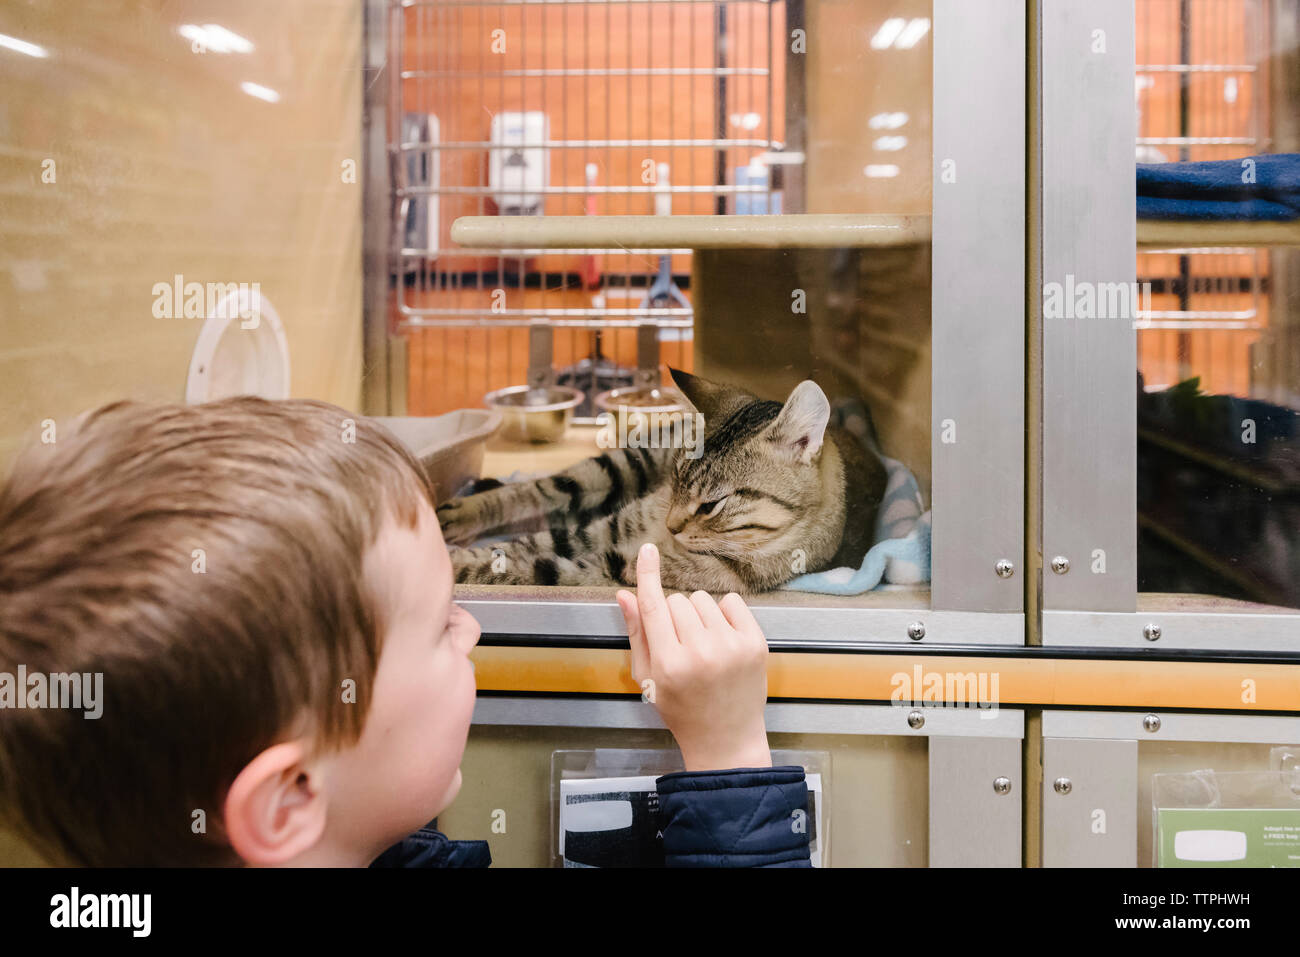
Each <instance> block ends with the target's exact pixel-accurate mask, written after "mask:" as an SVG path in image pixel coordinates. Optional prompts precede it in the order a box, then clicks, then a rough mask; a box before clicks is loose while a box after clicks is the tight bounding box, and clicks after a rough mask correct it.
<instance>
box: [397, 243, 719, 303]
mask: <svg viewBox="0 0 1300 957" xmlns="http://www.w3.org/2000/svg"><path fill="white" fill-rule="evenodd" d="M692 252H694V250H692V249H691V248H690V247H689V246H683V247H667V246H625V247H622V248H619V249H610V248H609V247H607V246H581V247H577V246H575V247H564V246H560V247H541V246H538V247H537V248H536V249H528V248H526V247H524V248H519V249H511V248H509V247H505V246H503V247H500V248H497V249H493V248H491V247H483V246H475V247H474V248H472V249H414V248H410V247H403V248H402V249H399V250H397V255H399V256H407V257H409V258H416V259H418V258H428V259H432V258H436V259H456V258H459V259H475V258H482V257H483V256H497V257H498V258H504V259H526V258H528V257H530V256H559V255H566V256H636V255H640V256H689V255H690V254H691V253H692ZM639 291H640V290H638V292H639Z"/></svg>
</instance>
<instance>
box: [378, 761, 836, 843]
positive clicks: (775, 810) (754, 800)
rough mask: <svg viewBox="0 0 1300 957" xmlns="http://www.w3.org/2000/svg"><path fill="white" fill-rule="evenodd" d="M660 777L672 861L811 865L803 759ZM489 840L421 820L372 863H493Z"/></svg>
mask: <svg viewBox="0 0 1300 957" xmlns="http://www.w3.org/2000/svg"><path fill="white" fill-rule="evenodd" d="M656 783H657V787H658V791H659V814H660V822H661V828H662V830H663V835H664V863H665V864H666V865H667V866H668V867H809V866H811V865H810V863H809V859H808V831H809V827H808V826H807V823H808V822H806V821H803V820H802V817H801V812H802V813H806V812H807V808H808V786H807V784H806V783H805V782H804V771H803V768H801V767H780V768H736V769H733V770H730V771H679V772H677V773H675V774H665V775H664V776H663V777H661V778H659V779H658V781H657V782H656ZM491 863H492V855H491V854H490V853H489V851H488V846H487V841H453V840H450V839H448V838H447V837H446V835H444V834H442V833H440V832H439V831H436V830H434V829H433V828H432V827H425V828H421V829H420V830H419V831H416V832H415V833H414V834H412V835H411V836H410V837H408V838H406V839H405V840H403V841H401V842H399V843H397V844H395V845H393V846H392V847H390V848H389V849H388V850H386V851H384V853H383V854H381V855H380V856H379V857H378V858H377V859H376V860H375V862H374V863H373V864H371V865H370V866H371V867H487V866H488V865H489V864H491Z"/></svg>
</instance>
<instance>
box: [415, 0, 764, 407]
mask: <svg viewBox="0 0 1300 957" xmlns="http://www.w3.org/2000/svg"><path fill="white" fill-rule="evenodd" d="M390 17H391V18H392V21H391V35H392V40H393V49H394V51H395V53H396V56H397V61H398V62H399V63H400V66H401V68H400V70H399V71H395V78H394V88H393V90H392V91H391V95H390V97H389V102H390V104H391V107H390V116H389V152H390V157H391V160H392V170H393V181H394V184H395V188H394V203H395V217H394V222H395V226H396V228H395V230H394V237H393V242H392V246H391V254H390V273H391V279H392V287H393V293H392V313H391V314H392V319H393V326H394V328H395V329H396V330H398V331H401V332H405V333H406V334H407V335H408V336H409V350H408V355H409V370H408V407H409V410H410V412H411V413H412V414H418V415H433V414H438V413H441V412H445V411H448V410H450V409H454V408H459V407H464V406H477V405H479V404H480V403H481V401H482V397H483V395H484V394H485V393H486V392H488V391H491V390H493V389H497V388H501V387H505V386H510V385H518V384H522V383H524V382H525V381H526V380H528V381H530V383H532V381H533V380H535V378H536V377H537V375H538V370H537V369H536V368H533V369H532V370H531V372H532V375H530V368H529V351H530V350H529V329H530V327H532V328H536V326H537V325H538V324H539V323H540V324H544V325H546V326H548V327H550V331H551V341H552V342H553V349H554V352H553V356H552V367H551V369H549V370H543V372H544V373H547V374H549V375H550V376H551V377H553V380H554V381H555V382H557V383H558V384H561V385H570V386H575V387H577V388H579V389H581V390H583V391H584V392H585V393H586V394H587V397H588V398H587V401H586V402H585V403H584V405H583V406H581V407H580V408H579V410H578V414H579V418H580V419H581V418H582V417H583V416H584V415H586V416H590V415H591V414H592V411H593V410H592V408H591V405H590V400H591V397H592V396H593V395H594V394H595V393H596V392H599V391H602V390H604V389H609V388H615V387H619V386H627V385H632V384H633V383H634V382H635V383H636V384H646V383H647V382H649V383H650V384H657V381H658V378H659V375H660V368H661V363H662V364H667V365H672V366H675V367H678V368H684V369H686V370H688V371H689V370H690V369H691V367H692V355H691V351H692V335H693V329H694V322H695V314H694V308H693V306H692V299H691V288H690V284H691V282H690V281H691V250H689V249H681V248H656V247H653V246H646V247H637V248H621V249H604V248H590V247H587V246H583V245H578V246H574V247H571V248H561V249H554V248H547V249H527V248H523V249H519V248H497V249H490V248H489V249H481V248H476V249H473V250H469V249H458V248H456V247H455V246H454V244H452V243H451V241H450V235H449V232H450V227H451V223H452V222H453V221H454V220H455V219H456V218H457V217H459V216H467V215H476V216H491V215H499V216H555V215H578V216H582V215H586V216H601V215H618V214H622V215H628V214H632V215H672V214H692V213H693V214H746V213H779V212H781V211H782V208H781V206H782V188H781V187H782V183H781V172H782V167H781V165H780V164H779V154H780V153H781V151H782V150H783V149H784V146H785V143H784V140H785V136H784V133H783V132H782V131H783V130H784V126H785V115H784V114H785V111H784V100H785V95H784V83H785V68H784V61H783V57H782V56H778V55H775V53H777V52H780V51H781V50H783V49H784V45H783V44H782V43H781V41H780V39H779V38H780V37H781V36H782V35H783V34H784V32H785V24H786V3H785V2H783V0H776V2H761V0H728V2H722V3H715V2H707V3H706V2H696V0H656V2H650V3H647V2H632V0H540V2H539V0H529V2H526V3H525V2H521V0H427V2H413V0H408V2H404V3H397V2H394V3H393V4H392V6H391V8H390ZM774 38H776V39H774ZM646 327H652V328H653V329H654V330H655V334H654V335H652V336H651V335H647V334H646V332H645V329H646ZM638 330H641V333H642V334H641V335H640V337H638ZM638 341H639V346H638ZM647 345H648V347H647Z"/></svg>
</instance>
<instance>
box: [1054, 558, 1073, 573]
mask: <svg viewBox="0 0 1300 957" xmlns="http://www.w3.org/2000/svg"><path fill="white" fill-rule="evenodd" d="M1069 570H1070V560H1069V559H1068V558H1066V557H1065V556H1064V555H1057V556H1056V557H1055V558H1053V559H1052V571H1054V572H1056V574H1058V575H1064V574H1065V573H1066V572H1068V571H1069Z"/></svg>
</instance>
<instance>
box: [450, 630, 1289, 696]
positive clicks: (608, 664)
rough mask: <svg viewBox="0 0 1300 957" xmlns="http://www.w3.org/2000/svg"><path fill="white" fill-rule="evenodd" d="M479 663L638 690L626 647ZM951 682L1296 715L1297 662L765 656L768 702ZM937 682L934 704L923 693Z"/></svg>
mask: <svg viewBox="0 0 1300 957" xmlns="http://www.w3.org/2000/svg"><path fill="white" fill-rule="evenodd" d="M473 658H474V662H475V666H476V668H477V678H478V687H479V690H480V691H506V692H510V691H513V692H535V693H551V694H560V693H567V694H637V693H639V692H640V689H639V688H638V687H637V685H636V683H635V682H633V680H632V674H631V659H630V655H629V652H627V651H625V650H621V649H615V648H517V647H505V646H491V647H482V646H480V647H479V648H476V649H475V650H474V654H473ZM917 668H920V669H921V671H920V675H919V682H918V672H917ZM949 675H957V676H962V675H974V676H975V684H974V685H973V686H971V687H972V688H980V689H981V690H982V691H983V692H984V694H986V695H988V700H993V701H996V702H998V703H999V704H1001V705H1007V706H1015V705H1024V706H1029V707H1033V706H1040V705H1043V706H1056V707H1099V708H1122V707H1138V708H1163V709H1171V708H1187V709H1192V710H1233V711H1296V712H1300V664H1295V665H1290V664H1271V663H1270V664H1252V663H1250V662H1218V661H1135V660H1114V659H1075V658H1070V659H1063V658H981V657H973V656H951V657H948V656H943V657H932V656H928V655H927V656H911V655H864V654H810V653H799V652H774V653H772V654H771V655H770V656H769V658H768V696H769V697H770V698H773V699H780V698H812V699H823V700H828V701H837V700H867V701H889V700H892V699H894V698H895V696H897V697H898V698H900V699H903V700H909V701H910V700H919V701H925V702H928V701H931V700H933V701H935V702H936V703H938V702H948V701H956V700H959V698H958V696H957V695H955V694H953V695H950V694H949V692H950V690H951V689H960V688H961V684H960V683H958V684H955V685H951V684H950V682H949V679H948V676H949ZM981 676H982V678H983V684H982V685H980V679H981ZM936 678H937V680H938V682H939V685H938V690H937V696H935V697H933V698H932V697H930V696H928V695H927V694H926V689H927V687H931V688H933V682H934V681H935V680H936ZM918 684H919V686H920V687H914V686H916V685H918ZM932 693H933V692H932ZM967 698H969V695H967Z"/></svg>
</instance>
